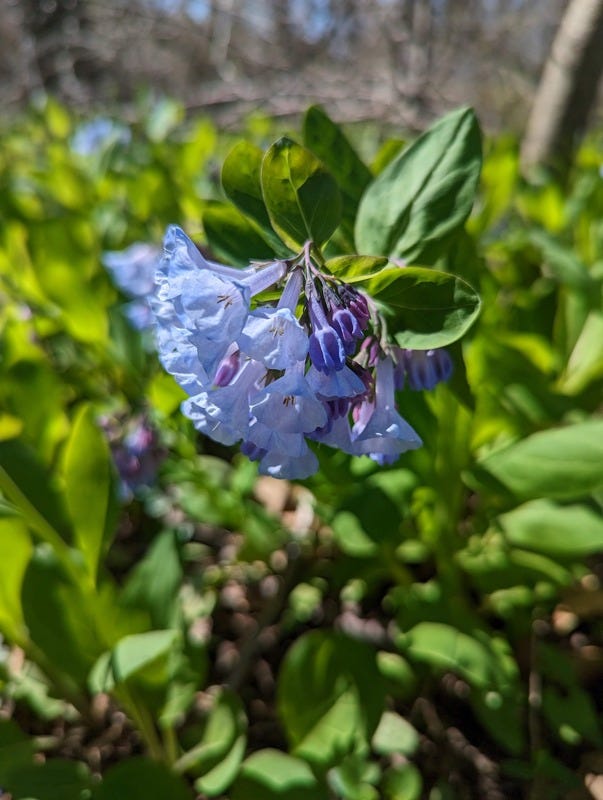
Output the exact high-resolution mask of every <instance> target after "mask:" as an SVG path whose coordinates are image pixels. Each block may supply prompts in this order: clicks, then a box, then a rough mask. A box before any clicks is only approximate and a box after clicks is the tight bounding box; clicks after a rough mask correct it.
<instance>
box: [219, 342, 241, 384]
mask: <svg viewBox="0 0 603 800" xmlns="http://www.w3.org/2000/svg"><path fill="white" fill-rule="evenodd" d="M240 360H241V359H240V351H239V348H238V347H237V346H236V344H233V345H231V346H230V347H229V348H228V352H227V353H226V355H225V356H224V358H223V359H222V361H220V363H219V364H218V369H217V370H216V375H215V377H214V386H228V384H229V383H230V382H231V380H232V379H233V378H234V376H235V375H236V374H237V372H238V371H239V365H240Z"/></svg>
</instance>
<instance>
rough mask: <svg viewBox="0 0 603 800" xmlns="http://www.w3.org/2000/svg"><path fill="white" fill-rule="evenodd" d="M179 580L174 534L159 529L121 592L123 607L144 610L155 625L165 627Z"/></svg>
mask: <svg viewBox="0 0 603 800" xmlns="http://www.w3.org/2000/svg"><path fill="white" fill-rule="evenodd" d="M181 580H182V565H181V563H180V552H179V547H178V542H177V538H176V534H175V533H174V531H172V530H166V531H162V532H161V533H160V534H159V536H157V538H156V539H155V541H154V542H153V544H152V545H151V547H150V548H149V551H148V553H147V554H146V555H145V557H144V558H143V559H142V561H139V562H138V564H137V565H136V566H135V567H134V569H133V570H132V572H131V573H130V574H129V575H128V580H127V582H126V584H125V586H124V588H123V591H122V594H121V598H120V599H121V603H122V604H123V605H124V606H125V607H132V608H140V609H144V610H146V611H148V612H149V613H150V616H151V622H152V624H153V626H154V627H156V628H164V627H166V628H167V627H169V626H170V625H172V624H173V622H174V616H175V610H176V609H175V600H176V597H177V595H178V591H179V589H180V584H181Z"/></svg>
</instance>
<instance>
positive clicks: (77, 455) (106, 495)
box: [63, 404, 117, 580]
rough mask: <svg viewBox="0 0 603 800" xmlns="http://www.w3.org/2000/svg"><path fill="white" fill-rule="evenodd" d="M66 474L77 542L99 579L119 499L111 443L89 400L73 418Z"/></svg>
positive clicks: (66, 459)
mask: <svg viewBox="0 0 603 800" xmlns="http://www.w3.org/2000/svg"><path fill="white" fill-rule="evenodd" d="M63 478H64V481H65V499H66V503H67V510H68V512H69V516H70V518H71V522H72V525H73V532H74V544H75V545H76V546H77V547H78V548H79V549H80V550H81V552H82V553H83V554H84V560H85V562H86V566H87V567H88V571H89V573H90V575H91V576H92V577H93V579H94V580H96V574H97V571H98V565H99V560H100V557H101V555H102V554H103V553H104V552H105V550H106V549H107V547H108V545H109V543H110V541H111V538H112V537H113V534H114V532H115V531H114V526H115V523H116V521H117V520H116V516H117V502H116V497H115V493H114V491H113V473H112V470H111V455H110V453H109V445H108V444H107V440H106V439H105V437H104V435H103V434H102V433H101V431H100V429H99V428H98V426H97V424H96V421H95V417H94V412H93V410H92V407H91V406H90V405H88V404H85V405H82V406H81V407H80V409H79V411H78V413H77V414H76V417H75V419H74V421H73V426H72V428H71V434H70V436H69V439H68V440H67V443H66V445H65V450H64V453H63Z"/></svg>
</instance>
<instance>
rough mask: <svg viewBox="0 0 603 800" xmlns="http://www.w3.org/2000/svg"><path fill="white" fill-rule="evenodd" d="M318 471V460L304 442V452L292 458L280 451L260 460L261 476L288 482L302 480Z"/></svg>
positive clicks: (275, 451)
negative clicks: (283, 479) (282, 479)
mask: <svg viewBox="0 0 603 800" xmlns="http://www.w3.org/2000/svg"><path fill="white" fill-rule="evenodd" d="M317 469H318V459H317V458H316V456H315V455H314V453H313V452H312V451H311V450H310V448H309V447H308V445H307V444H306V443H305V442H304V452H303V453H302V454H301V455H296V456H292V455H290V454H289V453H283V452H279V451H278V450H270V451H268V452H267V453H266V454H265V455H264V456H263V457H262V458H261V459H260V470H259V471H260V474H261V475H270V476H271V477H273V478H285V479H287V480H302V479H303V478H308V477H310V475H313V474H314V473H315V472H316V470H317Z"/></svg>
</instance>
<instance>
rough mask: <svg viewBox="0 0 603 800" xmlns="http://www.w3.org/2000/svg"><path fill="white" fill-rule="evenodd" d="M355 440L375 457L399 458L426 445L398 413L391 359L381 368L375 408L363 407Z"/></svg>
mask: <svg viewBox="0 0 603 800" xmlns="http://www.w3.org/2000/svg"><path fill="white" fill-rule="evenodd" d="M352 437H353V440H354V443H355V445H356V446H357V448H358V451H359V452H361V453H364V454H366V455H370V456H371V457H375V456H392V457H396V456H398V455H400V454H401V453H404V452H406V451H407V450H414V449H416V448H417V447H420V446H421V444H422V442H421V439H420V438H419V436H418V434H417V433H416V431H415V430H414V429H413V428H411V426H410V425H409V424H408V422H406V420H405V419H403V418H402V417H401V416H400V414H398V412H397V410H396V401H395V386H394V364H393V362H392V360H391V358H390V357H386V358H384V359H382V360H381V361H379V363H378V364H377V377H376V381H375V402H374V405H372V404H371V403H369V402H368V401H365V403H363V404H362V406H361V408H360V410H359V414H358V417H357V421H356V422H355V424H354V427H353V429H352ZM394 460H395V459H394Z"/></svg>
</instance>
